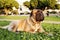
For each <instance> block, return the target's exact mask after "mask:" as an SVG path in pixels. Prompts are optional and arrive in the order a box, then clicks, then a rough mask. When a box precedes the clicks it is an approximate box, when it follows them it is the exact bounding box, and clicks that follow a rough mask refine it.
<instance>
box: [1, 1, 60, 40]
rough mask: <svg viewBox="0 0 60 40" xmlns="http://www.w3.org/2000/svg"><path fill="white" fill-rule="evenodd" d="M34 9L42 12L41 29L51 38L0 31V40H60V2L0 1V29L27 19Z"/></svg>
mask: <svg viewBox="0 0 60 40" xmlns="http://www.w3.org/2000/svg"><path fill="white" fill-rule="evenodd" d="M35 8H37V9H41V10H43V13H44V16H45V20H44V21H43V22H42V27H43V28H44V29H45V31H46V32H50V33H52V34H53V36H49V35H46V34H44V33H35V34H32V33H28V32H20V33H19V34H16V33H14V32H10V31H8V30H7V29H6V30H4V29H0V40H60V0H0V27H3V26H6V25H8V24H9V23H10V22H11V21H16V20H23V19H26V18H28V17H29V15H30V13H31V11H32V10H33V9H35Z"/></svg>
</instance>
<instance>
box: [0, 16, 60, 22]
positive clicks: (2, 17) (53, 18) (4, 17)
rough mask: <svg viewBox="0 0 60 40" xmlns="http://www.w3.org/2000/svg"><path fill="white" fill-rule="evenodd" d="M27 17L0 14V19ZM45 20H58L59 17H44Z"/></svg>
mask: <svg viewBox="0 0 60 40" xmlns="http://www.w3.org/2000/svg"><path fill="white" fill-rule="evenodd" d="M27 17H28V16H0V19H10V20H19V19H25V18H27ZM45 21H60V17H56V16H50V17H45Z"/></svg>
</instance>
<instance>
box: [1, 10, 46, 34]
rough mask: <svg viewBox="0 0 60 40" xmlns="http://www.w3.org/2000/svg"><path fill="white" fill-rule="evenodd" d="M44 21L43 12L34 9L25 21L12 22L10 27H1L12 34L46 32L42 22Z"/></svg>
mask: <svg viewBox="0 0 60 40" xmlns="http://www.w3.org/2000/svg"><path fill="white" fill-rule="evenodd" d="M43 20H44V14H43V11H42V10H40V9H33V10H32V12H31V13H30V16H29V17H28V18H27V19H24V20H18V21H13V22H11V23H10V24H9V25H8V26H5V27H1V28H2V29H8V30H9V31H12V32H19V31H25V32H30V33H36V32H40V33H42V32H45V31H44V29H43V28H42V26H41V21H43Z"/></svg>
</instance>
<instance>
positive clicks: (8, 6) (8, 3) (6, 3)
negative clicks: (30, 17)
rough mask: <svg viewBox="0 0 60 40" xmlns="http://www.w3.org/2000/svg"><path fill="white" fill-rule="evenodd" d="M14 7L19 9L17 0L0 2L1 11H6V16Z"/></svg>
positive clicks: (0, 0)
mask: <svg viewBox="0 0 60 40" xmlns="http://www.w3.org/2000/svg"><path fill="white" fill-rule="evenodd" d="M12 7H15V8H19V4H18V3H17V2H16V1H15V0H0V9H1V8H2V9H4V11H5V13H6V15H8V12H9V10H12Z"/></svg>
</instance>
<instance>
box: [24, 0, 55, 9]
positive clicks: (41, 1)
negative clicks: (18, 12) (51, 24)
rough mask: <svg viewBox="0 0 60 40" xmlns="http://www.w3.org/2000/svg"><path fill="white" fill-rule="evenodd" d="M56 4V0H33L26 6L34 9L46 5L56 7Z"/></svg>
mask: <svg viewBox="0 0 60 40" xmlns="http://www.w3.org/2000/svg"><path fill="white" fill-rule="evenodd" d="M25 3H26V2H25ZM55 4H56V0H31V1H30V2H29V5H27V3H26V6H29V8H30V9H34V8H39V9H45V7H48V8H52V9H54V8H55ZM24 5H25V4H24Z"/></svg>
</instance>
